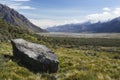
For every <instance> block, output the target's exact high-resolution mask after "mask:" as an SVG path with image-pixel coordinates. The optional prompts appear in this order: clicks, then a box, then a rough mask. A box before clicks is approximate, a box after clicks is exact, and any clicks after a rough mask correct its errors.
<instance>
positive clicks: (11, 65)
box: [0, 37, 120, 80]
mask: <svg viewBox="0 0 120 80" xmlns="http://www.w3.org/2000/svg"><path fill="white" fill-rule="evenodd" d="M28 40H30V39H28ZM95 40H97V41H96V42H95V43H92V44H91V41H93V42H94V41H95ZM31 41H33V42H37V43H41V44H45V45H47V46H49V47H50V48H51V49H52V50H53V51H54V52H55V53H56V54H57V55H58V57H59V61H60V68H59V71H58V72H57V73H54V74H49V73H43V74H40V73H37V74H35V73H33V72H31V71H29V70H28V69H26V68H24V67H23V66H20V65H19V64H17V61H13V60H12V56H13V54H12V47H11V44H10V43H0V45H1V46H0V80H120V44H119V45H118V43H120V40H119V39H109V40H108V39H104V38H103V39H93V38H92V39H91V38H90V39H89V38H87V39H83V38H82V39H73V38H52V37H51V38H50V37H49V38H47V37H40V38H39V39H35V38H34V39H33V38H32V40H31ZM78 42H79V43H78ZM103 42H104V45H103V44H102V43H103ZM81 43H83V44H81ZM96 43H97V44H96ZM110 43H111V44H110ZM94 44H96V45H94Z"/></svg>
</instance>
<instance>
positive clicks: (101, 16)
mask: <svg viewBox="0 0 120 80" xmlns="http://www.w3.org/2000/svg"><path fill="white" fill-rule="evenodd" d="M119 16H120V8H115V9H110V8H103V12H102V13H95V14H90V15H87V16H86V19H87V20H90V21H93V22H98V21H102V22H103V21H108V20H111V19H114V18H116V17H119Z"/></svg>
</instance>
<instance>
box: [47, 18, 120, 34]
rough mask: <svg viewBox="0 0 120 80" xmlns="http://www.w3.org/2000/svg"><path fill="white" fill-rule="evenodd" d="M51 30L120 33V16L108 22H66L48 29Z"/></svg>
mask: <svg viewBox="0 0 120 80" xmlns="http://www.w3.org/2000/svg"><path fill="white" fill-rule="evenodd" d="M46 30H47V31H49V32H69V33H120V17H117V18H114V19H112V20H110V21H106V22H96V23H91V22H90V21H88V22H84V23H77V24H65V25H59V26H54V27H50V28H47V29H46Z"/></svg>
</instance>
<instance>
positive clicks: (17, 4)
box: [0, 0, 35, 10]
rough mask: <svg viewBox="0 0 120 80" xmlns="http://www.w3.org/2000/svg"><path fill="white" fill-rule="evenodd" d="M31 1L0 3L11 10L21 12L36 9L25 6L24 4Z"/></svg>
mask: <svg viewBox="0 0 120 80" xmlns="http://www.w3.org/2000/svg"><path fill="white" fill-rule="evenodd" d="M29 1H30V0H0V3H2V4H5V5H7V6H9V7H10V8H13V9H16V10H20V9H35V8H34V7H32V6H29V5H24V3H26V2H29Z"/></svg>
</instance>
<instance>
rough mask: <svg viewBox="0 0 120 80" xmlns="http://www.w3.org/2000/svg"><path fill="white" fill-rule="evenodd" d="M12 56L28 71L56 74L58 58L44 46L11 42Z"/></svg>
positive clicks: (17, 41)
mask: <svg viewBox="0 0 120 80" xmlns="http://www.w3.org/2000/svg"><path fill="white" fill-rule="evenodd" d="M11 43H12V46H13V55H14V58H15V59H18V60H19V61H20V62H22V64H23V65H25V66H26V67H27V68H28V69H30V70H33V71H35V72H49V73H54V72H57V70H58V66H59V61H58V57H57V56H56V55H55V54H54V53H53V52H52V51H51V50H50V49H48V48H47V47H46V46H44V45H40V44H35V43H31V42H27V41H25V40H23V39H14V40H12V41H11Z"/></svg>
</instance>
